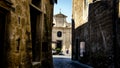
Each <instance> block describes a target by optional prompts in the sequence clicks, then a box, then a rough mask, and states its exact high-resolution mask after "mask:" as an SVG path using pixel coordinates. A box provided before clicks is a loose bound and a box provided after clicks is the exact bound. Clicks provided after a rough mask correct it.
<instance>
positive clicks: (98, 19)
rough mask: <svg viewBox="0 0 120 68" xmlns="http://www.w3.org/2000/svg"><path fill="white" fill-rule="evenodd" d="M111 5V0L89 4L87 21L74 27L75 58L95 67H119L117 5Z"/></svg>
mask: <svg viewBox="0 0 120 68" xmlns="http://www.w3.org/2000/svg"><path fill="white" fill-rule="evenodd" d="M113 5H114V2H113V1H112V0H111V1H109V0H108V1H94V2H93V3H91V4H90V5H89V15H88V22H87V23H85V24H83V25H81V26H80V27H77V28H76V29H74V32H75V38H74V39H75V41H73V43H74V45H76V48H77V49H76V50H77V51H78V52H77V51H76V52H77V57H76V58H77V59H78V60H79V61H81V62H83V63H87V64H89V65H91V66H93V67H95V68H103V67H105V68H112V67H115V68H119V58H118V57H119V56H120V55H119V49H120V45H119V39H120V38H119V35H120V34H119V30H118V29H119V21H118V22H117V18H118V16H117V15H116V16H115V14H117V12H118V9H117V8H118V7H117V6H116V7H115V6H113ZM116 5H118V3H116ZM114 8H116V9H114ZM78 15H79V14H78ZM73 20H74V18H73ZM74 23H76V22H75V21H74ZM115 23H116V24H115ZM81 42H85V52H84V54H83V56H82V57H81V56H80V43H81Z"/></svg>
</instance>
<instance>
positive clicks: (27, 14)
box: [0, 0, 54, 68]
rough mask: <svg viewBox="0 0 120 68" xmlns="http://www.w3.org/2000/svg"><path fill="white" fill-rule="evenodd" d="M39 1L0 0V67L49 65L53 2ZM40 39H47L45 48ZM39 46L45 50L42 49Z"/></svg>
mask: <svg viewBox="0 0 120 68" xmlns="http://www.w3.org/2000/svg"><path fill="white" fill-rule="evenodd" d="M40 1H41V2H40ZM40 1H39V2H40V3H39V4H40V5H41V6H38V2H36V3H37V4H36V3H33V2H32V0H29V1H27V0H20V1H19V0H1V1H0V14H2V15H0V17H1V18H2V16H3V17H4V18H2V19H4V20H1V19H0V23H2V22H4V23H5V25H4V27H2V29H4V32H3V30H0V32H1V33H2V32H3V33H4V34H0V38H1V39H2V41H1V40H0V45H1V44H2V46H1V47H0V49H2V50H1V51H2V52H0V54H1V55H3V56H1V57H0V60H2V61H1V62H0V65H1V67H3V68H32V64H33V67H34V65H35V68H36V67H42V66H46V65H47V67H49V68H50V67H51V68H52V67H53V65H52V51H51V33H52V18H53V6H54V5H53V3H54V2H52V1H50V0H40ZM33 13H34V14H35V15H33ZM37 13H38V15H37ZM39 14H40V15H39ZM32 16H34V17H36V18H34V17H32ZM33 21H34V24H33ZM0 26H1V24H0ZM2 26H3V25H2ZM34 27H35V28H34ZM34 31H35V32H34ZM33 34H34V35H33ZM2 36H3V37H2ZM34 37H35V38H34ZM1 42H2V43H1ZM42 42H47V45H48V46H46V47H47V49H45V48H44V47H43V46H45V45H44V44H42ZM42 47H43V48H42ZM43 49H45V51H46V53H45V52H42V50H43ZM33 50H34V51H33ZM33 57H34V58H33ZM48 60H49V61H48ZM32 62H33V63H32ZM44 62H46V63H44ZM36 64H37V65H36ZM43 68H44V67H43Z"/></svg>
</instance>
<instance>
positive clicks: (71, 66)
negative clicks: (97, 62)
mask: <svg viewBox="0 0 120 68" xmlns="http://www.w3.org/2000/svg"><path fill="white" fill-rule="evenodd" d="M53 63H54V68H93V67H90V66H88V65H85V64H82V63H80V62H78V61H73V60H71V57H70V56H63V55H53Z"/></svg>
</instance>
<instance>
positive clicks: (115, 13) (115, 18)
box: [112, 0, 119, 68]
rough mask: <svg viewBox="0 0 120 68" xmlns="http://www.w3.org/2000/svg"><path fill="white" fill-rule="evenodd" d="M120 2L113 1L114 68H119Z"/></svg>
mask: <svg viewBox="0 0 120 68" xmlns="http://www.w3.org/2000/svg"><path fill="white" fill-rule="evenodd" d="M118 3H119V1H118V0H113V6H112V7H113V48H114V49H113V50H114V68H118V63H117V59H118V57H117V46H118V42H117V22H118Z"/></svg>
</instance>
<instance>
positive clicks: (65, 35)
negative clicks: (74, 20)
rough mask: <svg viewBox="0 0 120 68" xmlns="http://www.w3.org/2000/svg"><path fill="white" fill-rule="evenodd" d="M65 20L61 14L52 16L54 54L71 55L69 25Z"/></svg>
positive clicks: (64, 16)
mask: <svg viewBox="0 0 120 68" xmlns="http://www.w3.org/2000/svg"><path fill="white" fill-rule="evenodd" d="M66 18H67V16H66V15H64V14H62V13H61V12H60V13H58V14H56V15H54V16H53V24H54V26H53V28H52V50H54V51H55V52H56V54H64V55H70V54H71V23H68V22H67V20H66Z"/></svg>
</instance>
